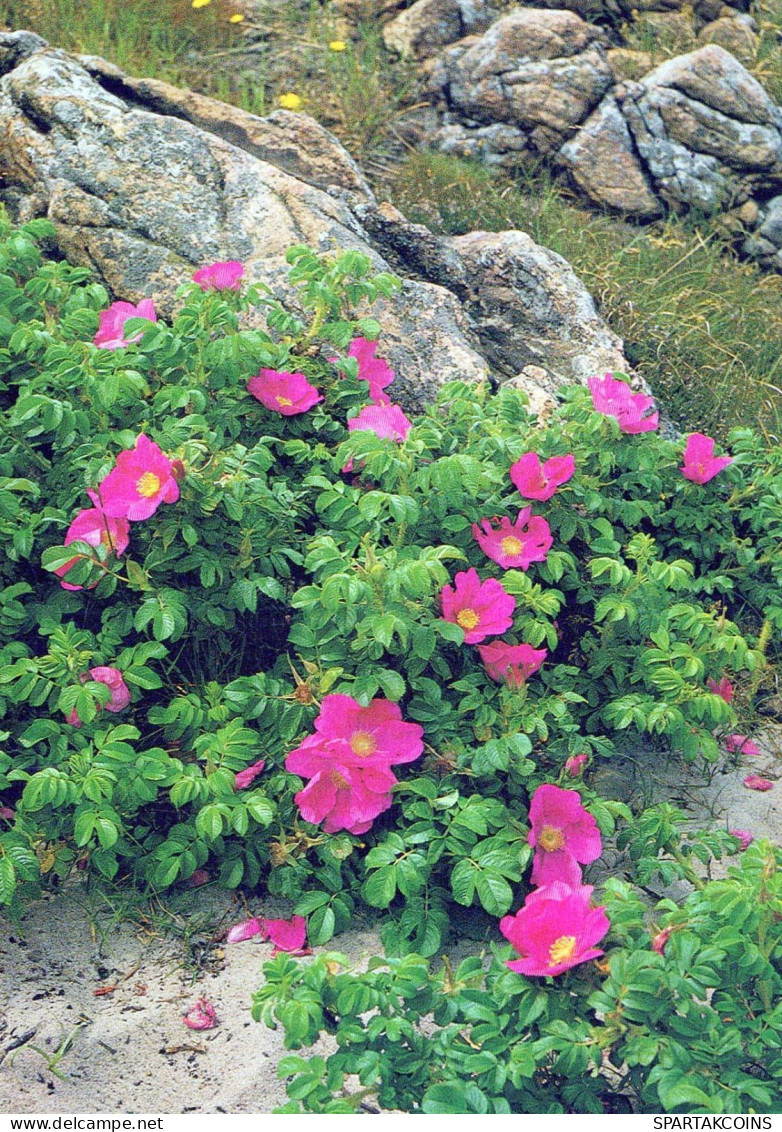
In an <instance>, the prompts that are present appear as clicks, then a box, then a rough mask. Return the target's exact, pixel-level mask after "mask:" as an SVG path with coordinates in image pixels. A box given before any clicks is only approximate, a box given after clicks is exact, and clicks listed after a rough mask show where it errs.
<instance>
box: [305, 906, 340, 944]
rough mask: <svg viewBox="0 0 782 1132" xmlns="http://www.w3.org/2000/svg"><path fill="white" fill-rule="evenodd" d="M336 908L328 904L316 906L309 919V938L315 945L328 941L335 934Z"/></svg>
mask: <svg viewBox="0 0 782 1132" xmlns="http://www.w3.org/2000/svg"><path fill="white" fill-rule="evenodd" d="M334 926H335V916H334V909H333V908H330V907H329V906H328V905H325V904H324V905H322V906H321V907H320V908H316V909H315V911H314V912H313V913H312V915H311V916H310V917H309V919H308V920H307V940H308V941H309V943H310V944H311V945H312V946H313V947H317V946H319V945H320V944H322V943H327V942H328V941H329V940H330V939H331V937H332V936H333V935H334Z"/></svg>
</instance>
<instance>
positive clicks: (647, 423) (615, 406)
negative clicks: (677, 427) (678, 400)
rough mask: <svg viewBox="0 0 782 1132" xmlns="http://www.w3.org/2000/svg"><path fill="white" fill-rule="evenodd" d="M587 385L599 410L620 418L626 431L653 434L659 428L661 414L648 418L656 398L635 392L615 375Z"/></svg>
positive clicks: (652, 414)
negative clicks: (648, 411)
mask: <svg viewBox="0 0 782 1132" xmlns="http://www.w3.org/2000/svg"><path fill="white" fill-rule="evenodd" d="M587 385H588V386H589V391H590V393H591V394H592V404H593V406H594V408H595V411H596V412H598V413H603V415H604V416H607V417H616V419H617V420H618V421H619V427H620V429H621V430H622V432H626V433H639V432H653V431H654V429H656V428H657V425H658V423H659V418H660V414H659V413H657V412H654V413H649V414H648V415H647V416H645V415H644V414H645V413H647V410H649V409H651V408H653V407H654V397H646V396H645V395H644V394H643V393H633V392H632V391H631V390H630V386H629V385H627V384H626V383H625V382H624V381H619V380H618V379H617V378H615V377H614V375H613V374H611V373H606V374H604V375H603V376H602V377H590V379H589V381H588V382H587Z"/></svg>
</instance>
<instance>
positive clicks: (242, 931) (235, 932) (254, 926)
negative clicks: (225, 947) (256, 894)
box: [225, 916, 266, 943]
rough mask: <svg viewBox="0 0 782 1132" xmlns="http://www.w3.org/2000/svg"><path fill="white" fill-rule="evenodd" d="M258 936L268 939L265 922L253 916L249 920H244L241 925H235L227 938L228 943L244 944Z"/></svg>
mask: <svg viewBox="0 0 782 1132" xmlns="http://www.w3.org/2000/svg"><path fill="white" fill-rule="evenodd" d="M256 935H260V936H262V937H263V938H264V939H266V929H265V928H264V926H263V920H261V919H260V918H259V917H258V916H252V917H251V918H250V919H249V920H242V921H241V923H239V924H234V926H233V927H232V928H231V930H230V931H229V933H228V935H227V936H226V937H225V938H226V941H227V942H228V943H243V942H244V940H246V939H252V938H253V936H256Z"/></svg>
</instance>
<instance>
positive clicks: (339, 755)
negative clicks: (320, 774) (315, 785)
mask: <svg viewBox="0 0 782 1132" xmlns="http://www.w3.org/2000/svg"><path fill="white" fill-rule="evenodd" d="M315 731H316V735H315V736H312V738H313V739H317V741H318V745H319V747H320V748H322V749H323V750H327V751H328V755H329V758H334V759H337V760H338V761H339V763H340V764H341V765H342V766H355V767H362V768H363V767H367V766H380V767H385V768H388V767H391V766H395V765H396V764H397V763H409V762H413V761H414V760H415V759H417V758H420V757H421V755H422V754H423V750H424V744H423V734H424V729H423V727H421V726H420V724H418V723H406V722H405V721H404V720H403V719H402V709H401V708H400V706H399V704H395V703H392V702H391V701H390V700H384V699H379V698H378V699H374V700H372V702H371V703H370V704H369V706H368V707H362V706H361V704H359V702H358V701H357V700H354V699H353V697H352V696H346V695H344V694H341V693H332V694H331V695H328V696H324V697H323V701H322V703H321V707H320V714H319V715H318V717H317V719H316V720H315ZM303 749H304V748H299V750H303ZM309 757H310V755H309V754H307V755H306V756H301V757H299V754H298V751H291V753H290V754H289V755H288V759H287V761H286V767H287V769H288V770H291V771H292V772H293V773H294V774H305V775H306V774H310V773H316V772H317V771H318V770H320V769H321V767H313V769H312V770H308V769H307V767H306V766H305V765H304V761H305V758H309ZM292 763H295V764H296V765H295V766H294V765H292ZM299 767H300V769H298V768H299Z"/></svg>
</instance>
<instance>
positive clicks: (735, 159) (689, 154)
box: [617, 44, 782, 211]
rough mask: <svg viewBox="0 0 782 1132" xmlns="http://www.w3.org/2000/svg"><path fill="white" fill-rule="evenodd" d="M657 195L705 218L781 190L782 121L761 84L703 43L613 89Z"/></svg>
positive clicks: (722, 52)
mask: <svg viewBox="0 0 782 1132" xmlns="http://www.w3.org/2000/svg"><path fill="white" fill-rule="evenodd" d="M617 97H618V98H619V99H620V105H621V109H622V113H623V114H624V117H625V118H626V120H627V122H628V125H629V127H630V132H631V134H632V136H633V140H634V142H635V145H636V146H637V149H638V152H639V154H640V156H641V158H642V159H643V161H644V162H645V164H646V167H647V169H648V172H649V174H650V176H651V178H652V181H653V184H654V187H655V189H656V191H657V192H658V193H659V194H660V195H661V196H662V197H663V198H664V199H666V200H668V201H669V202H671V203H673V204H683V205H688V206H692V205H697V206H700V207H701V208H704V209H706V210H707V211H714V210H716V209H720V208H725V207H730V206H733V205H735V204H741V203H742V202H743V201H745V200H747V199H748V197H750V196H752V195H753V193H754V192H755V191H756V190H757V189H758V188H760V187H763V188H767V187H768V186H769V185H774V184H776V183H782V133H781V132H780V125H782V117H781V116H780V112H779V110H778V108H777V107H776V106H774V104H773V103H772V101H771V99H770V98H769V97H768V95H767V94H766V92H765V91H764V90H763V88H762V87H761V86H760V84H759V83H758V82H757V81H756V80H755V79H754V78H753V77H752V75H750V74H749V72H748V71H746V70H745V68H744V67H742V66H741V64H740V63H739V62H738V61H737V60H736V59H734V58H733V56H732V55H730V54H729V53H728V52H727V51H725V50H724V49H723V48H721V47H719V46H717V45H716V44H710V45H708V46H707V47H702V48H700V49H699V50H698V51H694V52H692V53H691V54H689V55H682V56H679V57H678V58H676V59H671V60H668V61H667V62H666V63H663V64H662V66H660V67H657V68H656V69H655V70H654V71H652V72H650V74H648V75H646V76H645V77H644V78H643V79H642V80H641V82H640V83H626V84H624V85H623V87H621V88H619V89H618V90H617Z"/></svg>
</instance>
